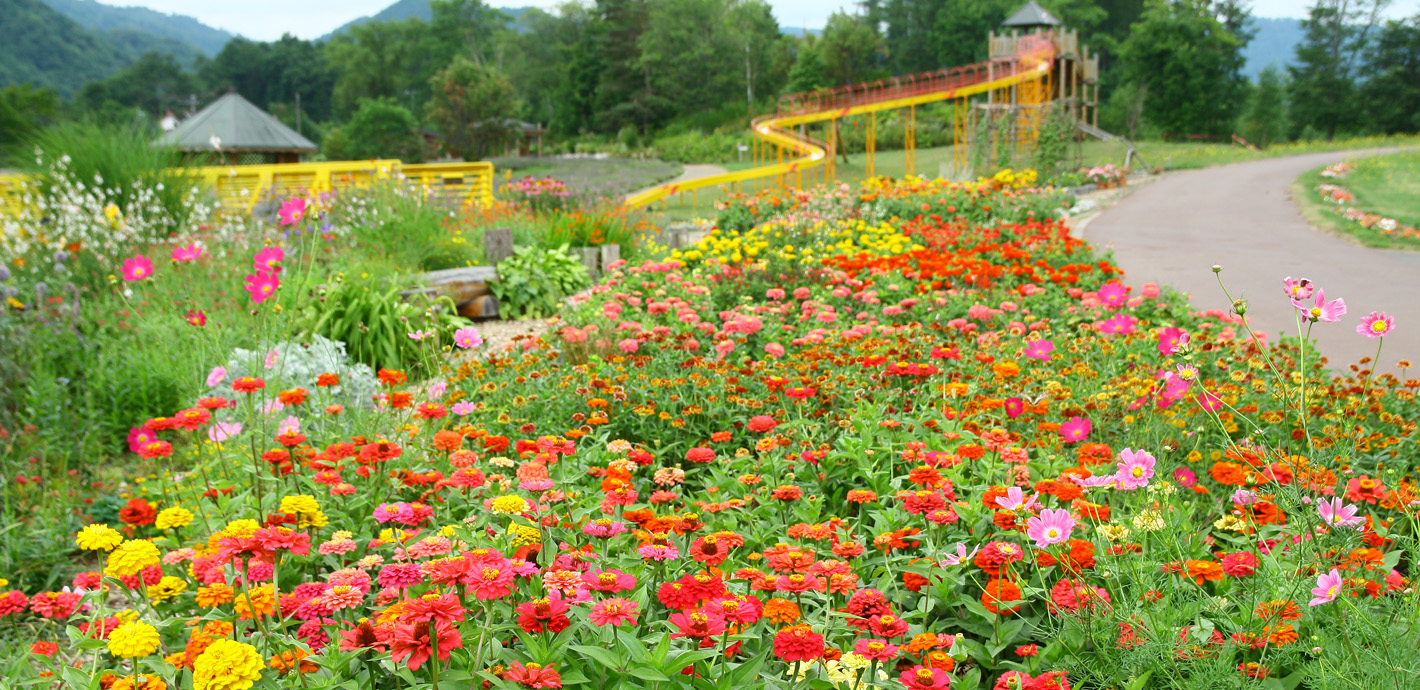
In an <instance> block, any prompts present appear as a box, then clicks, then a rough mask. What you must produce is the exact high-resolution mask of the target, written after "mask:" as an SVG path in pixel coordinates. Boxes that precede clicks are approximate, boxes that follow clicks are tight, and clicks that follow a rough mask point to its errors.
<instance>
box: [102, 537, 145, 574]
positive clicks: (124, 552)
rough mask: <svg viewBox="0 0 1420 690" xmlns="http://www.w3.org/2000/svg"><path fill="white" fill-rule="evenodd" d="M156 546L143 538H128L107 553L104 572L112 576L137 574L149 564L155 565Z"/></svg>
mask: <svg viewBox="0 0 1420 690" xmlns="http://www.w3.org/2000/svg"><path fill="white" fill-rule="evenodd" d="M158 559H159V555H158V547H156V546H153V542H150V541H147V540H145V539H129V540H128V541H126V542H123V543H122V544H120V545H119V547H118V548H117V549H114V550H113V553H110V554H109V555H108V567H107V568H105V569H104V572H105V573H106V574H108V575H112V576H114V577H125V576H128V575H137V574H138V573H141V572H143V569H144V568H147V567H148V566H150V565H157V563H158Z"/></svg>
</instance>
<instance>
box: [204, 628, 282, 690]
mask: <svg viewBox="0 0 1420 690" xmlns="http://www.w3.org/2000/svg"><path fill="white" fill-rule="evenodd" d="M264 666H266V664H264V663H262V658H261V654H259V653H257V651H256V647H253V646H251V645H249V644H244V643H242V642H237V641H236V640H217V641H216V642H213V643H212V645H211V646H210V647H208V648H207V651H205V652H203V653H202V655H201V656H199V657H197V660H196V661H194V662H193V665H192V688H193V690H246V689H247V688H249V687H251V686H252V685H253V684H254V683H256V681H258V680H261V669H262V668H263V667H264Z"/></svg>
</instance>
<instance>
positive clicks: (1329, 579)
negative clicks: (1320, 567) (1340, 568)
mask: <svg viewBox="0 0 1420 690" xmlns="http://www.w3.org/2000/svg"><path fill="white" fill-rule="evenodd" d="M1341 584H1342V580H1341V573H1339V572H1336V568H1332V569H1331V572H1329V573H1326V574H1325V575H1318V576H1316V587H1313V588H1312V595H1313V596H1312V600H1311V601H1310V602H1307V605H1308V606H1319V605H1321V604H1326V603H1330V602H1333V601H1336V594H1337V593H1338V592H1340V591H1341Z"/></svg>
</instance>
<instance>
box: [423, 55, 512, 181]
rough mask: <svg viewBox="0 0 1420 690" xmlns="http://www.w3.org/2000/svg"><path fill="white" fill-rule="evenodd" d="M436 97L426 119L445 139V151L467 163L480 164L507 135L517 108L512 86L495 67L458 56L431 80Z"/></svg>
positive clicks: (427, 109)
mask: <svg viewBox="0 0 1420 690" xmlns="http://www.w3.org/2000/svg"><path fill="white" fill-rule="evenodd" d="M429 86H430V91H431V92H432V93H433V96H431V97H430V99H429V102H428V103H427V104H425V106H424V116H425V118H426V119H427V120H428V121H429V122H430V123H431V124H433V125H434V126H435V127H438V128H439V130H440V131H441V132H442V133H443V135H444V148H445V149H446V150H447V151H448V152H449V153H451V154H453V155H455V156H459V157H461V158H463V159H464V160H480V159H482V158H485V157H487V155H488V152H489V151H493V150H495V149H494V147H495V145H497V144H501V143H502V142H503V141H504V140H505V139H506V137H507V135H508V130H507V126H506V121H507V120H508V118H509V117H511V116H512V114H513V111H514V110H515V109H516V107H517V100H516V98H515V97H514V96H513V85H512V84H511V83H509V82H508V78H507V77H504V76H503V74H502V72H499V71H498V70H497V68H495V67H493V66H492V65H488V64H485V63H482V62H475V61H474V60H473V59H472V58H469V57H466V56H463V55H459V56H457V57H455V58H454V61H453V62H451V63H449V66H448V67H446V68H444V69H443V70H442V71H440V72H439V73H437V74H435V75H434V76H433V77H432V78H431V80H430V85H429Z"/></svg>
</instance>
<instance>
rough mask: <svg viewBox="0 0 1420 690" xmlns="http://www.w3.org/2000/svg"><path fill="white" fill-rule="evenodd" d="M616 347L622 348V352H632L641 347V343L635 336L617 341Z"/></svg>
mask: <svg viewBox="0 0 1420 690" xmlns="http://www.w3.org/2000/svg"><path fill="white" fill-rule="evenodd" d="M616 347H617V349H619V350H621V351H622V352H625V353H626V354H632V353H634V352H636V350H638V349H640V347H641V343H640V341H638V340H636V339H635V338H627V339H625V340H622V341H621V342H619V343H617V344H616Z"/></svg>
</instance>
